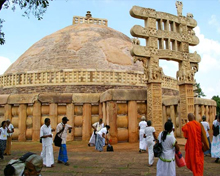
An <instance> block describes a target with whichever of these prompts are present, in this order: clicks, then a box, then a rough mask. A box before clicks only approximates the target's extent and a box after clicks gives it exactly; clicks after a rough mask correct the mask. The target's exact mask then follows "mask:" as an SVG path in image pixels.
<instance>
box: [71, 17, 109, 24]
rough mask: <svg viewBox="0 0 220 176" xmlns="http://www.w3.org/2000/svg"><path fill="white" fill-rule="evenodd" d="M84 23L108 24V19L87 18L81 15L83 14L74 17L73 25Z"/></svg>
mask: <svg viewBox="0 0 220 176" xmlns="http://www.w3.org/2000/svg"><path fill="white" fill-rule="evenodd" d="M83 23H86V24H97V25H104V26H108V20H106V19H101V18H88V19H87V18H86V17H81V16H74V17H73V25H74V24H83Z"/></svg>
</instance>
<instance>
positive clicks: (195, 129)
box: [182, 120, 204, 176]
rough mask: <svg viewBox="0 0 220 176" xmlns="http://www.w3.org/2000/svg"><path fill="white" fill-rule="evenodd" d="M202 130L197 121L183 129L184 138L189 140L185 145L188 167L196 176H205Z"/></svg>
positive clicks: (189, 123)
mask: <svg viewBox="0 0 220 176" xmlns="http://www.w3.org/2000/svg"><path fill="white" fill-rule="evenodd" d="M201 130H202V129H201V125H200V123H199V122H197V121H195V120H193V121H190V122H188V123H187V124H185V125H184V126H183V127H182V131H183V132H184V137H185V138H186V139H187V142H186V145H185V151H186V154H185V160H186V166H187V168H188V169H190V170H191V171H192V172H193V175H194V176H203V165H204V153H203V151H202V138H201V134H202V131H201Z"/></svg>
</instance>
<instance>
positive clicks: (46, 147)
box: [40, 118, 54, 167]
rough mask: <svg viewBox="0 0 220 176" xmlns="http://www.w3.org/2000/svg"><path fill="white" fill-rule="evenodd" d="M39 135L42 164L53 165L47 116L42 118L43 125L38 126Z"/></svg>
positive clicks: (51, 137) (50, 130)
mask: <svg viewBox="0 0 220 176" xmlns="http://www.w3.org/2000/svg"><path fill="white" fill-rule="evenodd" d="M40 137H41V138H42V152H41V157H42V158H43V164H44V166H46V167H54V157H53V135H52V129H51V127H50V119H49V118H46V119H45V120H44V125H42V127H41V128H40Z"/></svg>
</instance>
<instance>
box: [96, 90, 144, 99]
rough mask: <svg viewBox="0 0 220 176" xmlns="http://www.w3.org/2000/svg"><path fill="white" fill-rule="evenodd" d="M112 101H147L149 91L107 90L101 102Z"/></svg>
mask: <svg viewBox="0 0 220 176" xmlns="http://www.w3.org/2000/svg"><path fill="white" fill-rule="evenodd" d="M110 100H120V101H123V100H125V101H126V100H137V101H145V100H147V90H132V89H126V90H125V89H124V90H123V89H121V90H115V89H112V90H107V91H106V92H104V93H103V94H101V96H100V102H104V101H110Z"/></svg>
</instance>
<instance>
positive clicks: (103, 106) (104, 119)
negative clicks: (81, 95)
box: [102, 102, 107, 125]
mask: <svg viewBox="0 0 220 176" xmlns="http://www.w3.org/2000/svg"><path fill="white" fill-rule="evenodd" d="M102 112H103V120H102V121H103V123H104V124H105V125H106V124H107V123H106V122H107V120H106V106H105V102H103V103H102Z"/></svg>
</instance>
